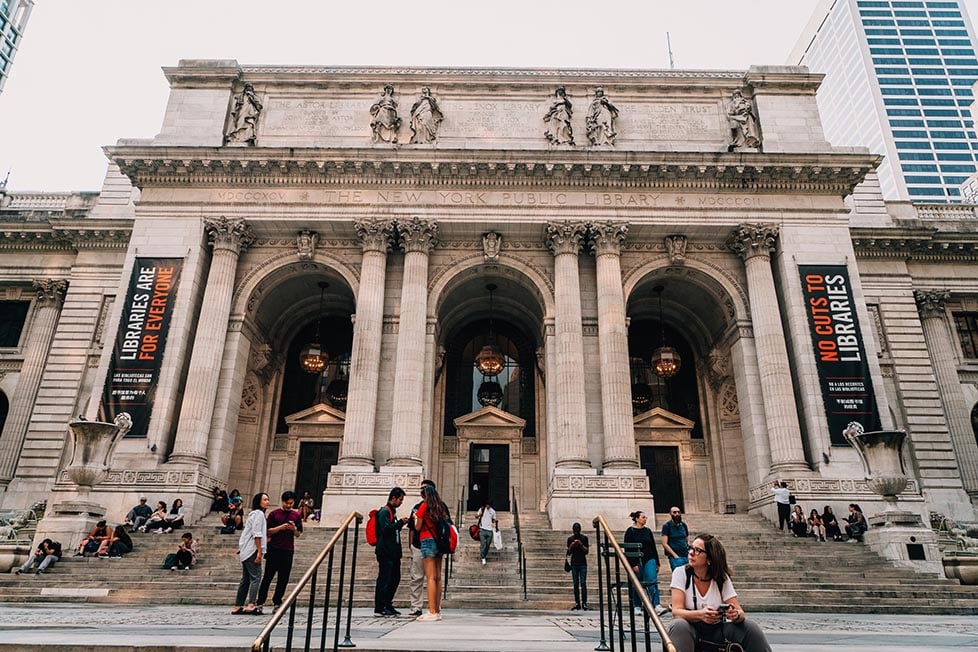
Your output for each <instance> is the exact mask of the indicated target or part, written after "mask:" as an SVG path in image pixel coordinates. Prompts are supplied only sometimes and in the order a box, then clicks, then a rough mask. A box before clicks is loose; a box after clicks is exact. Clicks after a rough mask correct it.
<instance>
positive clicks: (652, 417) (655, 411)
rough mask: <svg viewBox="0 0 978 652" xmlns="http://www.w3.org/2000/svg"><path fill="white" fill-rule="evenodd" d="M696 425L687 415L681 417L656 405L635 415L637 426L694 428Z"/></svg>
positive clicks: (664, 428)
mask: <svg viewBox="0 0 978 652" xmlns="http://www.w3.org/2000/svg"><path fill="white" fill-rule="evenodd" d="M694 425H696V424H695V423H694V422H693V421H690V420H689V419H687V418H686V417H681V416H679V415H678V414H674V413H672V412H670V411H669V410H664V409H663V408H661V407H654V408H652V409H651V410H648V411H647V412H643V413H641V414H637V415H635V427H636V428H652V429H654V430H692V429H693V426H694Z"/></svg>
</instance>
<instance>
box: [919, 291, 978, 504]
mask: <svg viewBox="0 0 978 652" xmlns="http://www.w3.org/2000/svg"><path fill="white" fill-rule="evenodd" d="M949 297H950V293H949V292H948V291H946V290H943V291H942V290H914V299H916V300H917V308H918V310H919V311H920V324H921V326H922V327H923V330H924V342H925V343H926V344H927V352H928V354H929V355H930V361H931V366H932V367H933V369H934V377H935V379H936V380H937V387H938V390H939V391H940V394H941V404H942V405H943V406H944V415H945V417H946V418H947V426H948V430H949V431H950V433H951V443H952V444H953V446H954V456H955V457H956V458H957V460H958V470H959V472H960V473H961V483H962V484H963V485H964V490H965V491H967V492H968V495H969V496H970V497H971V501H972V502H973V503H975V504H978V442H976V441H975V436H974V433H973V432H972V430H971V416H970V414H968V408H967V407H966V404H965V400H964V392H962V391H961V380H960V378H959V377H958V369H957V363H956V362H955V361H956V360H957V354H956V352H955V348H954V340H953V336H952V334H951V332H950V331H949V330H948V324H947V320H946V312H945V310H944V306H945V303H946V302H947V300H948V298H949Z"/></svg>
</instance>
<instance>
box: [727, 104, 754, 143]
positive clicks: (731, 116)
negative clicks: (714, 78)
mask: <svg viewBox="0 0 978 652" xmlns="http://www.w3.org/2000/svg"><path fill="white" fill-rule="evenodd" d="M727 120H728V122H729V123H730V145H728V146H727V151H728V152H733V151H735V150H751V149H752V150H755V151H756V150H758V149H760V147H761V132H760V131H759V130H758V128H757V115H756V114H755V112H754V103H753V102H752V101H751V100H749V99H748V98H746V97H744V95H743V93H741V92H740V91H734V92H733V95H731V96H730V104H729V105H728V106H727Z"/></svg>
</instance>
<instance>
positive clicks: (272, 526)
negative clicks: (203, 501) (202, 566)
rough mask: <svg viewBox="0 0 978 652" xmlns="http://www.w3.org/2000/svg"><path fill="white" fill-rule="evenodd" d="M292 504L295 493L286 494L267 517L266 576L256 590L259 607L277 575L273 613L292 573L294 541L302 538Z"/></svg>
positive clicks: (298, 519) (298, 517)
mask: <svg viewBox="0 0 978 652" xmlns="http://www.w3.org/2000/svg"><path fill="white" fill-rule="evenodd" d="M294 504H295V494H294V493H293V492H291V491H286V492H285V493H283V494H282V506H281V507H280V508H279V509H276V510H273V511H272V512H269V514H268V516H267V517H266V523H267V524H266V527H267V530H266V531H267V533H268V552H266V553H265V575H264V577H262V578H261V586H259V587H258V602H257V603H256V604H257V605H258V606H259V607H261V606H262V605H264V604H265V599H266V598H267V597H268V587H269V586H271V584H272V577H273V576H274V575H276V574H277V575H278V581H276V582H275V593H274V594H273V595H272V604H273V605H275V609H276V610H277V609H278V608H279V607H280V606H282V600H283V599H284V598H285V588H286V587H287V586H288V584H289V576H290V575H291V574H292V559H293V557H294V556H295V538H296V537H299V536H302V517H301V516H299V512H297V511H295V510H294V509H292V506H293V505H294Z"/></svg>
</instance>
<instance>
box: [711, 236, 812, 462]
mask: <svg viewBox="0 0 978 652" xmlns="http://www.w3.org/2000/svg"><path fill="white" fill-rule="evenodd" d="M777 238H778V227H777V225H775V224H741V225H740V226H739V227H737V230H736V231H734V233H733V236H732V238H731V241H730V248H731V249H732V250H733V251H734V252H735V253H737V254H738V255H740V257H741V258H743V259H744V267H745V268H746V270H747V292H748V295H749V299H750V312H751V324H752V326H753V328H754V341H755V345H756V347H757V365H758V368H759V371H760V380H761V396H762V397H763V400H764V417H765V421H766V422H767V431H768V439H769V440H770V443H771V472H772V473H774V474H785V473H790V472H793V473H797V472H807V471H810V469H809V466H808V464H807V462H806V461H805V452H804V449H803V448H802V443H801V427H800V425H799V423H798V413H797V412H796V411H795V394H794V390H793V389H792V382H791V371H790V369H789V367H788V349H787V346H786V345H785V340H784V327H783V326H782V324H781V310H780V308H779V307H778V294H777V290H776V289H775V287H774V273H773V272H772V270H771V252H772V251H773V249H774V243H775V241H776V240H777Z"/></svg>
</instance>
